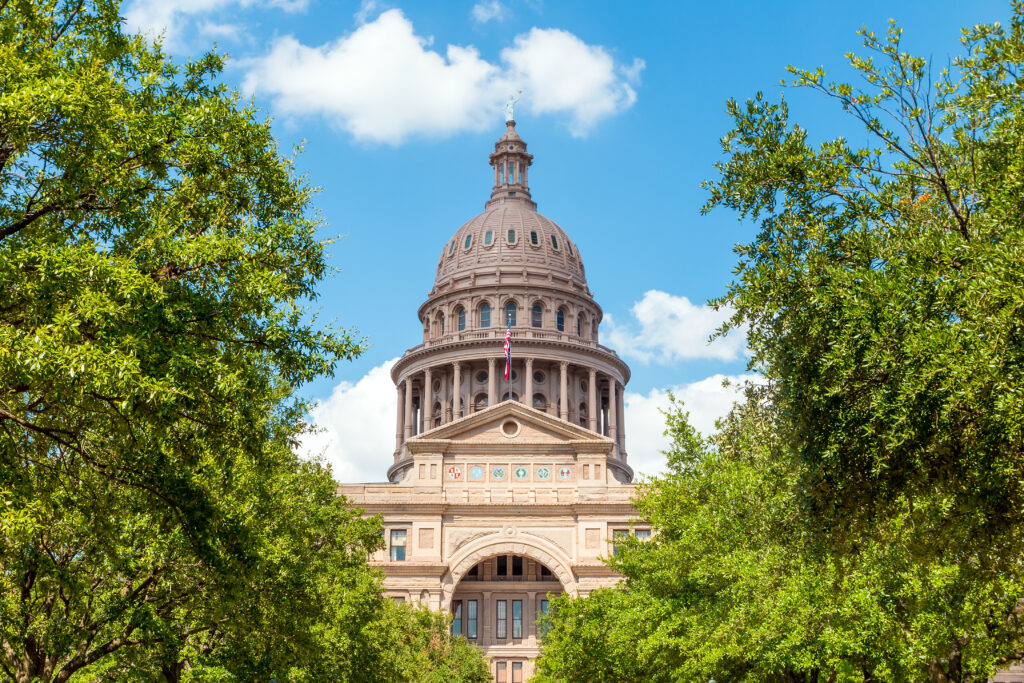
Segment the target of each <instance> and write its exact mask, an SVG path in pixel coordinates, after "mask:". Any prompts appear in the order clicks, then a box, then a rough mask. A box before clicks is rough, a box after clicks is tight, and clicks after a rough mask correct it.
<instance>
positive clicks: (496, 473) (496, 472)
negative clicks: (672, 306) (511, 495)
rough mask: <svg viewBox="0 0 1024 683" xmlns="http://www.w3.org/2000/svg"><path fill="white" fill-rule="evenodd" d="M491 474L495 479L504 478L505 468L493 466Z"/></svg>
mask: <svg viewBox="0 0 1024 683" xmlns="http://www.w3.org/2000/svg"><path fill="white" fill-rule="evenodd" d="M491 476H492V477H494V478H495V479H504V478H505V468H504V467H495V468H494V469H493V470H491Z"/></svg>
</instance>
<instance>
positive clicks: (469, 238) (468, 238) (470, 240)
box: [463, 235, 473, 249]
mask: <svg viewBox="0 0 1024 683" xmlns="http://www.w3.org/2000/svg"><path fill="white" fill-rule="evenodd" d="M472 244H473V235H466V246H464V247H463V249H469V247H470V246H471V245H472Z"/></svg>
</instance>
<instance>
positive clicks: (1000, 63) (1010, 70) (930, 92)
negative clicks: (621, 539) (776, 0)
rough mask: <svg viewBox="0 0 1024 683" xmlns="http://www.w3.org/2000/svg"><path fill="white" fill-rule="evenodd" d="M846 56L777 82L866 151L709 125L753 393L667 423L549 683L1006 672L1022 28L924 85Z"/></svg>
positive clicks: (883, 65)
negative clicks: (717, 147) (630, 530)
mask: <svg viewBox="0 0 1024 683" xmlns="http://www.w3.org/2000/svg"><path fill="white" fill-rule="evenodd" d="M863 37H864V42H865V46H866V48H867V49H868V52H869V53H870V57H859V56H856V55H850V62H851V64H852V66H853V68H854V69H855V70H856V71H857V72H858V75H859V76H860V81H859V83H860V85H858V86H854V85H851V84H846V83H832V82H829V81H828V80H827V78H826V75H825V73H824V72H823V71H822V70H820V69H819V70H814V71H806V70H800V69H791V71H792V73H793V75H794V81H793V83H792V85H794V86H797V87H800V88H805V89H809V90H811V91H813V92H816V93H819V94H823V95H825V96H826V97H827V98H829V99H831V100H832V101H834V102H835V103H836V104H837V105H838V106H839V107H840V108H841V109H842V110H843V111H845V112H846V113H848V114H849V115H850V116H851V117H852V119H851V120H852V122H854V123H855V124H857V125H858V126H859V127H860V128H861V130H862V131H863V135H864V136H865V137H866V139H867V140H868V142H867V144H865V145H864V146H863V147H857V146H855V145H852V144H851V143H850V142H849V141H848V140H847V139H846V138H842V137H840V138H836V139H832V140H827V141H825V142H821V143H817V144H812V142H811V139H812V138H811V132H810V131H808V130H806V129H804V128H801V127H800V126H798V125H794V124H792V123H791V122H790V118H789V106H788V104H787V103H786V102H785V101H782V100H780V101H778V102H771V101H769V100H768V99H767V98H765V97H764V96H763V95H760V94H759V95H757V96H756V97H755V98H754V99H751V100H749V101H747V102H746V103H745V104H740V103H737V102H730V103H729V104H728V110H729V113H730V115H731V116H732V118H733V123H734V129H733V130H732V131H731V132H730V133H728V134H727V135H726V136H725V137H724V138H723V141H722V144H723V148H724V150H725V152H726V160H725V161H723V162H722V163H721V164H719V165H718V168H719V170H720V172H721V177H720V178H719V179H718V180H717V181H715V182H712V183H709V184H708V187H709V189H710V192H711V198H710V200H709V202H708V205H707V207H706V209H712V208H715V207H726V208H729V209H732V210H735V211H736V212H738V213H739V214H740V216H741V217H742V218H745V219H749V220H751V221H754V222H755V223H756V224H757V226H758V228H759V232H758V234H757V236H756V238H755V239H754V240H753V241H752V242H751V243H749V244H745V245H742V246H740V247H738V248H737V251H738V253H739V256H740V262H739V266H738V268H737V277H736V280H735V282H734V283H733V284H732V285H731V287H730V289H729V291H728V293H727V294H726V296H725V297H723V298H722V299H721V300H720V301H719V302H718V303H719V304H723V305H725V304H727V305H729V306H731V307H733V309H734V310H735V316H734V317H733V319H732V321H731V323H730V325H728V326H727V328H726V330H729V329H736V328H739V327H741V326H743V327H745V328H746V329H747V330H748V340H749V344H750V348H751V351H752V353H753V357H752V361H751V368H752V369H754V370H756V371H758V372H759V373H760V374H761V375H762V376H763V377H764V382H765V383H764V384H763V385H761V386H759V387H752V388H749V389H748V391H747V399H746V403H745V404H744V405H741V406H737V407H735V408H734V410H733V411H732V413H731V414H730V415H729V417H728V418H726V419H725V420H724V421H723V422H721V423H720V425H719V431H718V432H717V433H716V434H715V435H713V436H712V437H711V438H710V439H708V440H704V439H703V438H701V437H700V435H698V434H696V433H695V432H694V431H693V430H692V428H690V427H689V425H688V424H686V419H685V414H684V413H683V412H682V410H681V408H680V407H678V406H676V407H675V408H674V409H673V410H672V412H670V414H669V416H668V417H669V433H670V434H671V436H672V437H673V446H672V449H671V451H670V452H669V453H668V455H669V474H668V475H666V476H664V477H660V478H656V479H654V480H651V481H649V482H647V484H646V485H644V486H643V487H642V488H641V493H640V498H639V501H638V509H639V511H640V513H641V515H642V516H643V517H644V518H645V519H647V520H648V521H649V522H650V523H651V524H652V526H653V527H654V528H655V529H656V530H657V533H656V536H655V538H654V540H652V541H651V542H649V543H643V544H641V543H636V542H633V543H632V544H629V545H628V546H627V547H626V548H625V549H623V551H622V552H621V554H620V555H619V556H618V557H616V558H614V559H612V560H611V561H610V563H611V564H612V566H613V567H615V568H617V569H618V570H619V571H620V572H622V574H623V576H624V581H623V583H622V584H621V585H620V586H619V587H618V588H615V589H609V590H606V591H599V592H597V593H595V594H593V595H591V596H590V597H588V598H585V599H572V598H569V597H564V598H561V599H560V600H559V601H557V604H553V607H554V608H556V610H557V612H556V616H555V617H554V618H553V619H552V620H551V624H550V630H549V636H548V637H547V638H546V639H545V642H544V656H543V658H542V660H541V665H540V668H541V671H542V672H543V678H542V680H544V681H551V682H553V681H584V680H607V681H612V680H650V681H706V680H708V679H709V678H711V677H714V678H716V679H717V680H728V681H794V682H795V681H802V682H809V681H837V682H838V681H920V680H931V681H936V682H939V681H942V682H953V681H955V682H958V683H964V682H968V681H983V680H987V678H988V677H989V676H990V675H991V674H992V673H993V672H994V671H995V670H996V669H998V668H1000V667H1004V666H1005V665H1007V664H1009V663H1012V662H1014V661H1019V660H1020V659H1021V658H1022V657H1024V632H1022V627H1021V622H1020V619H1021V610H1020V605H1021V600H1022V599H1024V570H1022V564H1021V557H1022V554H1024V526H1022V523H1024V516H1022V515H1024V512H1022V510H1024V500H1022V492H1024V488H1022V486H1024V451H1022V450H1021V447H1022V443H1024V441H1022V439H1021V427H1022V424H1024V410H1022V408H1024V404H1022V400H1024V398H1022V390H1024V382H1022V379H1024V375H1022V372H1024V365H1022V360H1024V334H1022V333H1024V296H1022V292H1024V281H1022V274H1021V268H1020V264H1021V263H1024V259H1022V257H1024V251H1022V250H1024V220H1022V219H1024V212H1022V209H1024V193H1022V192H1021V187H1022V184H1024V148H1022V145H1024V109H1022V103H1024V102H1022V92H1024V90H1022V89H1021V80H1020V79H1021V78H1022V77H1024V4H1021V3H1015V4H1014V5H1013V18H1012V21H1011V22H1010V24H1009V26H1007V27H1002V26H999V25H987V26H975V27H973V28H970V29H967V30H965V31H964V33H963V46H964V51H963V54H962V55H961V56H960V57H958V58H956V59H955V60H954V61H953V62H952V64H951V66H950V68H949V69H947V70H945V71H943V72H941V73H940V74H937V75H933V74H932V72H931V71H930V69H929V64H928V63H927V61H926V60H924V59H922V58H919V57H915V56H913V55H910V54H907V53H906V52H904V51H902V50H901V48H900V30H899V29H898V28H897V27H896V26H895V25H892V26H891V27H890V30H889V32H888V34H887V35H886V36H885V37H878V36H876V35H875V34H873V33H870V32H867V31H864V32H863ZM860 134H861V133H858V135H860ZM640 615H642V617H641V616H640ZM592 617H598V618H600V619H601V620H602V622H601V623H602V624H604V625H605V629H604V630H603V631H595V630H594V627H593V626H592V625H590V623H589V621H588V619H590V618H592ZM619 623H621V624H623V627H622V629H620V628H619V626H618V624H619ZM587 650H590V651H591V659H590V660H589V661H590V666H591V669H590V670H587V669H582V668H580V669H577V667H579V666H582V665H581V664H579V662H582V661H584V660H585V659H586V657H587ZM577 670H579V671H583V672H585V673H583V674H582V675H579V674H577Z"/></svg>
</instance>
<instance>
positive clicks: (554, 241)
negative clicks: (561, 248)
mask: <svg viewBox="0 0 1024 683" xmlns="http://www.w3.org/2000/svg"><path fill="white" fill-rule="evenodd" d="M551 246H553V247H554V248H555V249H558V238H557V237H555V236H554V235H552V236H551Z"/></svg>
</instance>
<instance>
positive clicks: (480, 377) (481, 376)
mask: <svg viewBox="0 0 1024 683" xmlns="http://www.w3.org/2000/svg"><path fill="white" fill-rule="evenodd" d="M476 381H477V382H479V383H480V384H486V383H487V371H486V370H481V371H480V372H478V373H476Z"/></svg>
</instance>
